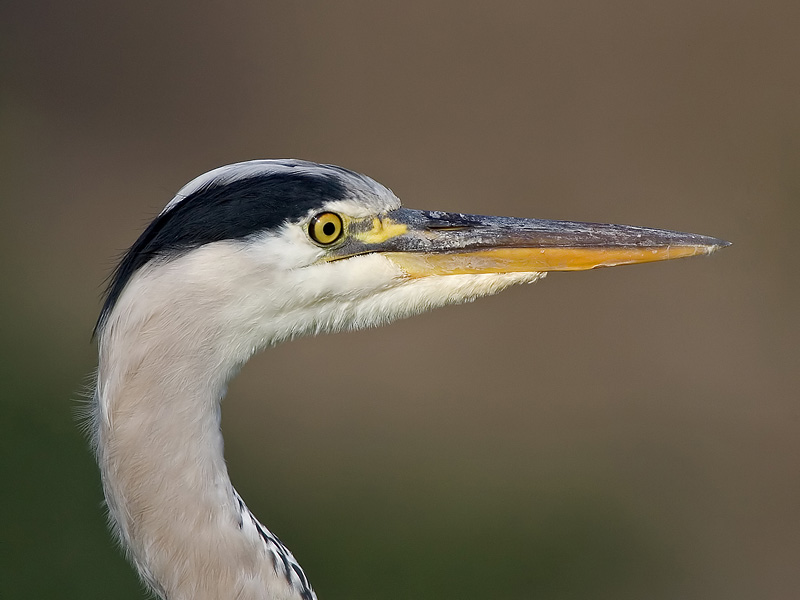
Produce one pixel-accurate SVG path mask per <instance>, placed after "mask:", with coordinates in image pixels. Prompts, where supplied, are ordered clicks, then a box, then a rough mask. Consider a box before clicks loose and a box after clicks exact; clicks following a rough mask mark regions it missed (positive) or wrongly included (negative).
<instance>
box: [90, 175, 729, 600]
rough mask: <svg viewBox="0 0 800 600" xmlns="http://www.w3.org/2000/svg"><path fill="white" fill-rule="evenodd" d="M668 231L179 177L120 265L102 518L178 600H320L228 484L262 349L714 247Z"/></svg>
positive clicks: (109, 342) (106, 366)
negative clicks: (247, 374) (243, 381)
mask: <svg viewBox="0 0 800 600" xmlns="http://www.w3.org/2000/svg"><path fill="white" fill-rule="evenodd" d="M725 245H727V243H726V242H723V241H721V240H716V239H714V238H708V237H704V236H699V235H695V234H685V233H678V232H671V231H663V230H657V229H649V228H641V227H630V226H625V225H606V224H593V223H573V222H562V221H544V220H537V219H516V218H506V217H483V216H476V215H464V214H459V213H443V212H436V211H419V210H411V209H406V208H402V207H401V206H400V202H399V200H398V199H397V198H396V197H395V196H394V194H392V192H391V191H389V190H388V189H387V188H385V187H383V186H381V185H380V184H378V183H376V182H375V181H373V180H371V179H369V178H367V177H364V176H362V175H358V174H356V173H353V172H351V171H347V170H345V169H342V168H339V167H334V166H330V165H317V164H314V163H308V162H302V161H294V160H283V161H270V160H263V161H252V162H247V163H239V164H235V165H230V166H227V167H222V168H220V169H217V170H215V171H211V172H210V173H208V174H206V175H203V176H201V177H199V178H198V179H196V180H194V181H193V182H191V183H189V184H188V185H187V186H186V187H184V188H183V189H182V190H181V191H180V192H179V193H178V194H177V196H175V198H174V199H173V200H172V201H171V202H170V203H169V204H168V205H167V207H166V208H165V209H164V211H163V212H162V213H161V214H159V215H158V216H157V217H156V218H155V220H154V221H153V222H152V223H151V224H150V226H149V227H148V228H147V229H146V230H145V232H144V233H143V234H142V236H141V237H140V238H139V239H138V240H137V241H136V242H135V243H134V245H133V246H132V247H131V249H130V250H129V251H128V253H127V254H126V255H125V257H124V258H123V260H122V262H121V263H120V265H119V266H118V268H117V269H116V271H115V272H114V275H113V277H112V280H111V284H110V286H109V291H108V295H107V298H106V303H105V305H104V307H103V311H102V313H101V316H100V320H99V322H98V325H97V336H98V340H99V368H98V376H97V389H96V393H95V402H94V419H93V425H94V441H95V446H96V453H97V458H98V462H99V464H100V471H101V476H102V480H103V486H104V490H105V495H106V499H107V503H108V508H109V514H110V518H111V521H112V523H113V526H114V528H115V530H116V531H117V533H118V535H119V538H120V541H121V543H122V545H123V546H124V548H125V549H126V550H127V552H128V554H129V556H130V558H131V560H132V561H133V563H134V564H135V565H136V567H137V568H138V570H139V573H140V574H141V576H142V579H143V580H144V581H145V582H146V583H147V584H148V585H149V586H150V587H151V588H152V589H153V590H154V591H155V592H156V593H157V594H158V595H160V596H161V597H162V598H165V599H168V600H222V599H226V600H227V599H236V600H289V599H301V600H313V599H314V598H315V596H314V592H313V591H312V589H311V587H310V585H309V583H308V580H307V579H306V577H305V575H304V573H303V571H302V570H301V569H300V567H299V565H298V564H297V562H296V561H295V559H294V558H293V557H292V555H291V553H290V552H289V551H288V550H287V549H286V548H285V547H284V546H283V544H281V543H280V541H279V540H278V539H277V538H276V537H275V536H274V535H273V534H272V533H270V532H269V531H268V530H267V529H266V528H265V527H263V526H262V525H261V524H260V523H259V522H258V521H257V520H256V519H255V518H254V517H253V515H252V514H251V513H250V512H249V510H248V509H247V508H246V507H245V505H244V503H243V502H242V500H241V498H240V497H239V496H238V494H237V493H236V491H235V490H234V488H233V486H232V485H231V482H230V480H229V478H228V473H227V470H226V467H225V462H224V459H223V442H222V436H221V433H220V401H221V399H222V397H223V395H224V393H225V389H226V384H227V382H228V380H229V379H230V377H231V376H232V375H233V374H234V373H235V372H236V371H237V370H238V369H239V368H240V367H241V366H242V364H243V363H244V362H245V361H247V360H248V359H249V358H250V357H251V356H252V355H253V353H255V352H257V351H259V350H261V349H263V348H266V347H268V346H271V345H274V344H277V343H280V342H282V341H285V340H288V339H291V338H295V337H298V336H301V335H309V334H311V335H314V334H319V333H327V332H335V331H340V330H343V329H358V328H363V327H370V326H375V325H382V324H385V323H388V322H390V321H392V320H394V319H398V318H403V317H408V316H411V315H415V314H418V313H421V312H423V311H426V310H429V309H432V308H435V307H438V306H444V305H447V304H457V303H460V302H465V301H470V300H473V299H474V298H477V297H480V296H486V295H489V294H494V293H497V292H499V291H501V290H503V289H505V288H507V287H508V286H510V285H513V284H517V283H523V282H533V281H535V280H537V279H538V278H539V277H541V276H542V274H543V272H545V271H551V270H565V271H572V270H583V269H590V268H595V267H600V266H614V265H620V264H631V263H637V262H651V261H655V260H665V259H668V258H679V257H681V256H691V255H694V254H708V253H710V252H711V251H713V250H715V249H717V248H719V247H722V246H725Z"/></svg>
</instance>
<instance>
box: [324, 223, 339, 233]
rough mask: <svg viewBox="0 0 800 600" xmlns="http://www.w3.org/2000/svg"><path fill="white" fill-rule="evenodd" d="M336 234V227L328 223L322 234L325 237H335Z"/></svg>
mask: <svg viewBox="0 0 800 600" xmlns="http://www.w3.org/2000/svg"><path fill="white" fill-rule="evenodd" d="M335 232H336V225H334V224H333V223H331V222H330V221H328V222H327V223H325V225H323V226H322V233H324V234H325V235H333V234H334V233H335Z"/></svg>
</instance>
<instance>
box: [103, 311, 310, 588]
mask: <svg viewBox="0 0 800 600" xmlns="http://www.w3.org/2000/svg"><path fill="white" fill-rule="evenodd" d="M120 314H124V317H120V316H119V315H120ZM138 317H139V315H136V314H125V313H117V314H116V315H114V314H112V315H111V318H110V319H109V321H108V323H107V324H106V326H105V328H104V329H103V330H102V331H101V332H100V365H99V371H98V385H97V391H96V395H95V402H96V406H95V439H96V446H97V455H98V462H99V464H100V469H101V475H102V479H103V486H104V490H105V494H106V499H107V503H108V507H109V513H110V518H111V521H112V523H113V525H114V527H115V528H116V530H117V532H118V534H119V537H120V540H121V542H122V545H123V546H124V547H125V548H126V550H127V552H128V554H129V556H130V558H131V559H132V561H133V562H134V564H135V565H136V566H137V568H138V570H139V573H140V574H141V576H142V578H143V579H144V580H145V581H146V582H147V583H148V584H149V585H150V586H151V587H152V588H153V590H154V591H156V593H158V594H159V595H160V596H161V597H162V598H167V599H169V600H212V599H215V600H216V599H219V598H237V599H240V600H251V599H252V600H256V599H258V600H267V599H269V600H290V599H295V600H296V599H302V600H314V598H315V597H314V594H313V592H312V591H311V588H310V586H309V584H308V582H307V580H306V578H305V575H304V574H303V572H302V570H301V569H300V567H299V565H297V563H296V561H295V560H294V558H293V557H292V555H291V553H290V552H289V551H288V550H287V549H286V548H285V546H283V544H282V543H281V542H280V541H279V540H278V539H277V538H276V537H275V536H274V535H273V534H272V533H270V532H269V531H268V530H267V529H266V528H265V527H263V525H261V524H260V523H258V521H257V520H256V519H255V518H254V517H253V516H252V515H251V513H250V512H249V510H247V508H246V506H245V505H244V503H243V502H242V500H241V498H240V497H239V495H238V494H237V493H236V491H235V490H234V489H233V486H232V485H231V482H230V479H229V477H228V473H227V469H226V467H225V462H224V458H223V441H222V435H221V432H220V427H219V425H220V410H219V408H220V407H219V402H220V400H221V398H222V396H223V394H224V390H225V385H226V383H227V380H228V378H229V376H230V375H231V374H232V373H233V372H235V370H236V368H238V366H239V365H238V362H240V361H238V359H235V360H234V359H231V358H230V357H226V356H225V355H222V354H220V353H219V352H216V351H215V344H214V341H213V339H211V337H212V336H213V332H211V331H207V332H206V333H205V335H203V334H202V330H193V331H186V330H185V329H184V328H183V327H182V325H181V324H180V323H174V322H172V323H170V322H167V319H163V320H161V319H159V318H158V317H157V316H155V315H152V314H151V315H149V316H147V317H146V318H138ZM159 321H160V322H159Z"/></svg>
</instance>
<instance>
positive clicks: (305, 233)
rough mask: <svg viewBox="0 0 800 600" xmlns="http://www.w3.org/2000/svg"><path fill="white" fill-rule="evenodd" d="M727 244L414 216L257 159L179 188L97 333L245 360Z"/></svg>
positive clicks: (133, 258)
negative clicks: (312, 337)
mask: <svg viewBox="0 0 800 600" xmlns="http://www.w3.org/2000/svg"><path fill="white" fill-rule="evenodd" d="M726 245H728V243H727V242H724V241H722V240H718V239H715V238H710V237H706V236H700V235H696V234H687V233H678V232H673V231H665V230H658V229H650V228H643V227H631V226H626V225H609V224H596V223H575V222H566V221H548V220H539V219H519V218H510V217H485V216H476V215H465V214H459V213H445V212H438V211H422V210H412V209H407V208H403V207H402V206H401V205H400V201H399V200H398V199H397V197H396V196H395V195H394V194H393V193H392V192H391V191H390V190H389V189H387V188H385V187H384V186H382V185H380V184H379V183H377V182H375V181H373V180H372V179H369V178H368V177H365V176H362V175H359V174H357V173H354V172H352V171H348V170H346V169H342V168H340V167H335V166H331V165H319V164H315V163H309V162H303V161H295V160H280V161H275V160H260V161H251V162H245V163H238V164H234V165H229V166H226V167H221V168H219V169H216V170H214V171H211V172H209V173H207V174H205V175H202V176H201V177H198V178H197V179H195V180H194V181H192V182H190V183H189V184H187V185H186V186H185V187H184V188H183V189H181V190H180V191H179V192H178V194H177V195H176V196H175V198H173V200H172V201H171V202H170V203H169V204H168V205H167V207H166V208H165V209H164V210H163V211H162V212H161V214H160V215H158V217H156V219H155V220H154V221H153V222H152V223H151V224H150V226H149V227H148V228H147V230H146V231H145V232H144V233H143V234H142V236H141V237H140V238H139V239H138V240H137V241H136V243H135V244H134V245H133V246H132V247H131V249H130V250H129V251H128V253H127V254H126V256H125V257H124V259H123V260H122V262H121V263H120V265H119V267H118V268H117V270H116V272H115V273H114V275H113V277H112V281H111V285H110V287H109V293H108V295H107V300H106V304H105V306H104V308H103V313H102V316H101V319H100V322H99V324H98V326H99V329H100V330H101V332H102V330H103V329H104V328H106V327H107V326H109V325H112V326H113V323H114V322H115V321H116V320H118V319H119V318H120V317H122V318H124V319H125V320H126V321H128V322H130V321H131V319H133V320H136V321H137V322H139V323H142V324H143V326H148V327H156V328H157V327H164V326H174V327H179V328H181V329H182V330H184V331H192V330H194V329H196V328H198V327H205V328H212V329H214V330H217V331H219V335H220V336H222V337H225V336H231V335H233V336H235V337H236V339H237V340H245V341H244V342H242V348H243V350H242V353H243V354H247V352H252V351H253V350H255V349H257V348H258V347H260V346H263V345H266V344H269V343H276V342H279V341H281V340H284V339H287V338H291V337H296V336H299V335H304V334H309V333H319V332H329V331H337V330H341V329H346V328H351V329H356V328H362V327H368V326H372V325H379V324H383V323H386V322H389V321H391V320H393V319H397V318H401V317H406V316H411V315H414V314H418V313H420V312H423V311H425V310H428V309H431V308H434V307H438V306H443V305H446V304H454V303H459V302H465V301H469V300H472V299H474V298H477V297H480V296H485V295H489V294H493V293H496V292H499V291H500V290H502V289H504V288H506V287H508V286H510V285H513V284H516V283H522V282H532V281H535V280H536V279H538V278H539V277H541V276H542V274H544V273H546V272H548V271H576V270H585V269H593V268H597V267H606V266H615V265H623V264H633V263H642V262H651V261H659V260H666V259H671V258H680V257H685V256H692V255H696V254H708V253H710V252H712V251H714V250H716V249H717V248H720V247H723V246H726ZM134 303H135V304H134ZM143 304H144V305H145V308H144V309H143V308H142V305H143ZM145 324H149V325H145ZM226 341H227V342H228V343H232V340H231V339H226ZM245 358H246V357H245Z"/></svg>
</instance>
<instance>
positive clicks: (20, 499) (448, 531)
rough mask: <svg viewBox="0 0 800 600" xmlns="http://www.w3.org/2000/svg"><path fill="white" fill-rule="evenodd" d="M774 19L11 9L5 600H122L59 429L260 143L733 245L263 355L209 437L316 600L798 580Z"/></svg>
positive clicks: (570, 9) (792, 127)
mask: <svg viewBox="0 0 800 600" xmlns="http://www.w3.org/2000/svg"><path fill="white" fill-rule="evenodd" d="M799 6H800V5H798V4H797V3H796V2H788V1H778V0H771V1H768V2H748V1H745V2H723V1H721V0H705V1H702V2H688V1H685V2H684V1H681V2H677V3H675V2H673V3H667V4H641V3H631V2H622V1H614V2H603V3H589V2H586V3H578V4H569V3H560V2H538V3H518V4H488V3H487V4H474V3H468V4H465V3H456V2H433V3H428V2H425V3H413V2H412V3H404V4H402V5H400V4H398V5H389V4H384V3H368V2H348V3H313V2H312V3H302V4H298V3H293V4H282V3H262V2H245V3H239V4H237V5H235V6H231V5H221V4H220V5H213V4H200V5H199V4H196V3H187V2H177V3H170V4H168V5H162V4H159V3H147V2H145V3H135V4H118V5H113V6H110V5H108V4H104V3H99V2H92V1H87V2H77V3H60V2H35V3H28V4H22V3H17V4H5V5H3V6H2V8H0V164H1V165H2V166H1V167H0V173H1V174H2V176H0V210H1V211H2V212H1V213H0V214H2V217H3V223H4V235H3V236H0V257H2V259H1V260H0V269H2V270H1V271H0V275H2V282H3V283H2V290H3V291H2V294H1V295H0V314H2V315H3V319H2V323H3V325H2V329H1V330H0V347H2V361H0V382H1V383H2V389H1V390H0V414H2V421H0V423H2V430H1V431H0V433H2V435H0V481H2V482H3V484H2V486H0V514H1V515H2V518H1V519H0V598H3V599H6V598H8V599H11V598H36V599H40V598H81V599H86V598H107V597H113V598H143V597H146V595H145V592H144V591H143V589H142V588H141V586H140V585H139V583H138V582H137V580H136V576H135V574H134V572H133V570H132V569H131V567H130V566H129V565H128V564H127V563H126V561H125V559H124V558H123V556H122V554H121V552H120V551H119V550H118V548H117V547H116V545H115V542H114V540H113V539H112V538H111V536H110V534H109V533H108V531H107V528H106V524H105V514H104V510H103V507H102V492H101V487H100V481H99V477H98V474H97V471H96V467H95V465H94V461H93V458H92V455H91V450H90V448H89V443H88V440H87V438H86V436H85V435H84V434H83V432H82V431H81V424H80V419H79V418H78V414H79V413H80V411H81V410H84V411H85V410H86V409H85V407H86V404H85V401H84V400H83V399H82V398H83V394H84V390H85V389H86V387H87V386H88V385H89V383H90V377H91V373H92V369H93V368H94V361H95V354H94V352H95V351H94V347H93V344H92V341H91V339H90V336H91V330H92V327H93V324H94V319H95V318H96V315H97V312H98V310H99V306H100V297H101V293H102V282H103V280H104V278H105V277H106V276H107V275H108V273H109V272H110V270H111V268H112V267H113V264H114V260H115V257H116V256H117V255H118V254H119V252H121V251H122V250H124V248H125V247H127V246H128V245H130V244H131V243H132V242H133V241H134V239H135V238H136V236H137V235H138V233H139V232H140V231H141V229H142V228H143V227H144V226H145V224H146V223H147V221H148V220H149V219H150V218H151V217H152V216H153V215H154V214H155V213H157V212H158V211H159V210H160V209H161V208H162V207H163V205H164V204H165V203H166V202H167V201H168V200H169V199H170V198H171V197H172V195H173V194H174V192H175V191H176V190H177V189H178V188H179V187H181V186H182V185H183V184H184V183H185V182H187V181H188V180H190V179H191V178H193V177H194V176H196V175H198V174H200V173H202V172H204V171H206V170H208V169H211V168H213V167H216V166H218V165H220V164H225V163H230V162H235V161H238V160H245V159H248V158H267V157H298V158H305V159H309V160H316V161H321V162H332V163H337V164H342V165H343V166H346V167H349V168H352V169H355V170H358V171H361V172H364V173H366V174H368V175H370V176H372V177H374V178H376V179H377V180H379V181H381V182H382V183H385V184H386V185H388V186H389V187H391V188H392V189H393V190H394V191H395V192H396V193H397V194H398V196H400V197H401V198H402V199H403V200H404V203H405V204H406V205H407V206H411V207H415V208H429V209H442V210H458V211H463V212H468V213H484V214H509V215H517V216H529V217H542V218H562V219H575V220H586V221H608V222H620V223H634V224H641V225H650V226H654V227H663V228H669V229H678V230H686V231H696V232H698V233H703V234H708V235H713V236H718V237H721V238H726V239H730V240H732V241H733V242H734V246H733V247H731V248H729V249H726V250H725V251H724V252H721V253H719V254H717V255H715V256H712V257H709V258H707V259H698V260H694V259H693V260H687V261H675V262H674V263H667V264H663V265H662V264H659V265H648V266H642V267H637V268H631V269H613V270H603V271H601V272H590V273H582V274H575V275H572V274H570V275H564V276H557V275H551V276H549V277H548V278H547V279H546V280H545V281H543V282H541V283H537V284H536V285H535V286H533V287H529V286H525V287H523V288H520V289H514V290H510V291H508V292H506V293H504V294H503V295H501V296H498V297H496V298H489V299H485V300H482V301H480V302H478V303H476V304H474V305H467V306H462V307H456V308H451V309H446V310H442V311H438V312H435V313H433V314H430V315H425V316H422V317H419V318H416V319H413V320H409V321H407V322H401V323H397V324H394V325H392V326H391V327H389V328H385V329H381V330H376V331H366V332H358V333H349V334H342V335H337V336H332V337H326V338H320V339H314V340H299V341H297V342H293V343H291V344H288V345H285V346H281V347H279V348H276V349H274V350H270V351H269V352H267V353H265V354H264V355H262V356H259V357H257V358H256V359H254V361H253V362H252V363H250V364H249V365H248V366H247V367H246V368H245V369H244V370H243V373H242V374H241V376H240V377H239V378H237V379H236V381H234V382H233V384H232V386H231V390H230V395H229V396H230V397H229V398H228V399H226V401H225V405H224V417H223V420H224V430H225V434H226V458H227V460H228V461H229V468H230V471H231V475H232V479H233V481H234V483H235V484H236V485H237V488H238V489H239V491H240V492H241V493H242V496H243V497H244V498H245V499H246V501H247V504H248V506H249V507H250V508H251V509H252V510H253V511H254V512H255V513H256V515H258V516H259V518H261V520H262V521H263V522H264V523H265V524H266V525H268V526H269V527H270V529H272V530H273V531H274V532H276V533H277V535H279V536H280V537H281V539H282V540H283V541H284V542H285V543H286V544H287V545H288V546H289V547H290V548H291V549H292V551H293V552H294V554H295V555H296V556H297V558H298V559H299V560H300V562H301V564H302V565H303V567H304V569H305V570H306V573H307V574H308V575H309V578H310V580H311V582H312V584H313V585H314V587H315V589H316V591H317V593H318V595H319V597H320V598H321V599H326V600H335V599H337V598H356V599H357V598H365V599H366V598H385V599H387V600H388V599H392V598H398V599H401V598H402V599H411V598H413V599H417V600H420V599H425V598H430V599H434V598H437V599H438V598H456V597H458V598H475V599H479V598H480V599H483V598H497V599H502V598H507V599H514V598H542V599H548V598H549V599H555V600H558V599H568V598H569V599H573V598H614V599H623V598H631V599H640V598H648V599H658V598H676V597H680V598H687V599H690V598H698V599H700V598H702V599H704V600H706V599H710V598H720V599H721V598H725V599H726V600H731V599H736V598H743V599H744V598H754V597H759V598H761V597H764V598H791V597H794V595H796V590H797V589H798V588H800V570H798V569H797V565H798V564H800V512H799V511H798V506H800V479H798V478H797V469H798V466H799V465H798V461H799V460H800V407H798V389H800V369H798V364H797V363H798V348H800V319H798V316H797V306H798V292H799V291H800V277H798V270H797V265H796V261H795V258H794V257H795V254H796V248H795V246H796V241H795V238H796V235H797V232H796V230H797V224H798V223H799V222H800V111H798V110H797V108H798V107H799V106H800V75H798V70H797V64H798V63H799V62H800V38H799V37H798V36H797V31H798V29H799V28H800V8H798V7H799ZM331 388H333V389H334V390H335V393H334V394H331V393H330V391H329V390H330V389H331Z"/></svg>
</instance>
